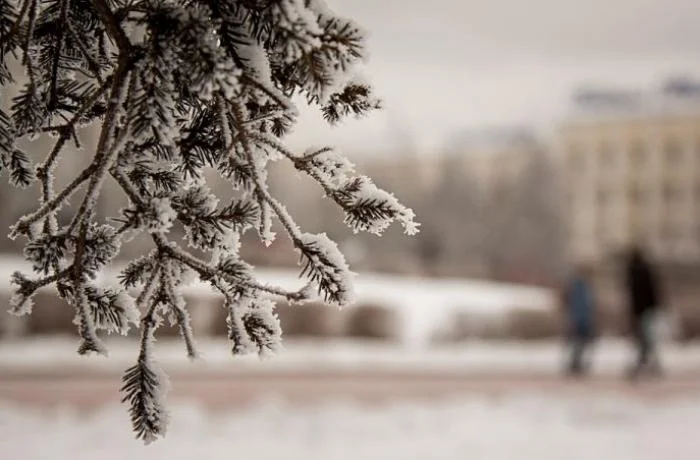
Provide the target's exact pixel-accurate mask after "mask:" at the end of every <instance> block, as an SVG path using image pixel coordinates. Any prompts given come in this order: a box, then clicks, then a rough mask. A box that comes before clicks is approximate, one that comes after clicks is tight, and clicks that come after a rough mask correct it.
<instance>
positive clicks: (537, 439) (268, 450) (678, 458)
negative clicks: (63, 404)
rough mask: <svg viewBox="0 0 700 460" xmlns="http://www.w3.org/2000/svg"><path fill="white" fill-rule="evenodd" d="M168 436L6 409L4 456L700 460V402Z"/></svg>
mask: <svg viewBox="0 0 700 460" xmlns="http://www.w3.org/2000/svg"><path fill="white" fill-rule="evenodd" d="M172 418H173V420H172V422H173V423H172V425H171V429H170V432H169V433H168V436H167V437H166V438H165V439H164V440H161V441H158V442H156V443H155V444H153V445H150V446H148V447H145V446H143V445H142V444H141V443H140V442H137V441H135V440H134V439H133V436H132V434H131V432H130V431H129V430H130V425H129V423H128V422H127V415H126V413H125V412H124V410H123V408H122V407H109V408H106V409H103V410H100V411H98V412H95V413H91V414H89V415H82V416H80V415H78V414H76V413H74V412H72V411H71V410H67V409H63V410H52V411H48V412H42V411H30V410H27V409H24V408H19V407H16V406H15V407H12V406H8V405H2V404H0V431H1V432H2V436H0V453H1V454H2V457H3V458H21V459H23V460H49V459H50V460H62V459H66V460H88V459H89V460H93V459H95V458H99V459H100V460H123V459H130V460H140V459H144V460H146V459H147V460H160V459H163V460H165V459H168V460H170V459H185V458H202V459H207V460H217V459H222V460H223V459H229V458H232V457H234V458H241V457H243V458H255V459H260V460H267V459H281V458H284V459H287V460H315V459H319V460H320V459H323V460H328V459H333V460H360V459H362V460H375V459H376V460H380V459H381V460H412V459H417V460H426V459H441V460H451V459H455V460H456V459H459V460H462V459H465V458H468V459H470V460H511V459H528V460H561V459H567V460H590V459H593V458H602V459H615V460H657V459H660V458H672V459H673V460H695V459H697V455H698V452H699V451H700V438H698V436H697V434H696V431H697V426H698V424H700V399H698V398H695V399H690V400H665V401H664V402H653V403H643V402H641V401H638V400H631V399H624V398H619V397H616V398H610V397H601V396H591V395H589V396H584V397H581V396H580V395H578V396H576V397H575V398H571V397H569V398H567V397H553V396H548V395H544V394H530V395H521V396H513V397H508V398H500V399H486V398H481V397H480V398H472V399H467V400H465V399H458V400H444V401H441V402H437V403H431V404H427V403H423V404H419V403H402V404H398V403H392V404H388V405H384V406H372V407H368V406H364V407H363V406H358V405H353V404H349V403H343V402H334V403H328V404H326V405H323V406H320V407H306V408H302V407H296V408H295V407H289V406H284V405H280V404H277V403H274V402H268V403H259V404H257V405H255V406H254V407H252V408H250V409H247V410H244V411H241V412H229V413H218V414H212V413H207V412H204V411H202V410H200V409H199V408H198V407H196V406H193V405H175V406H174V407H173V413H172Z"/></svg>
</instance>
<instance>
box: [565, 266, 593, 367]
mask: <svg viewBox="0 0 700 460" xmlns="http://www.w3.org/2000/svg"><path fill="white" fill-rule="evenodd" d="M562 300H563V302H562V303H563V307H564V315H565V317H566V328H567V339H568V343H569V346H570V349H571V352H570V358H569V364H568V367H567V372H568V374H569V375H571V376H575V377H578V376H582V375H584V374H585V373H586V372H587V371H588V367H589V366H588V364H589V363H588V357H587V355H588V349H589V348H590V344H591V343H592V341H593V337H594V330H595V328H594V305H595V301H594V293H593V286H592V283H591V274H590V269H589V267H587V266H585V265H583V264H580V265H578V266H577V267H576V270H575V271H574V274H573V276H572V277H571V278H570V279H569V281H568V283H567V285H566V289H565V290H564V296H563V299H562Z"/></svg>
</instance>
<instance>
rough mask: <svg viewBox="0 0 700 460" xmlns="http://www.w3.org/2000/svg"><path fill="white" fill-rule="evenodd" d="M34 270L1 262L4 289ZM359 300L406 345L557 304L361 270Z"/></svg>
mask: <svg viewBox="0 0 700 460" xmlns="http://www.w3.org/2000/svg"><path fill="white" fill-rule="evenodd" d="M15 270H23V271H25V272H27V273H30V272H31V270H30V266H29V264H27V263H26V262H25V261H23V260H21V259H3V260H2V261H0V291H2V290H6V289H7V288H8V285H9V280H10V276H11V274H12V272H14V271H15ZM256 274H257V276H258V277H259V278H260V280H261V281H263V282H265V283H269V284H274V285H277V286H281V287H284V288H287V289H298V288H299V287H301V286H302V284H303V283H302V281H301V280H300V279H299V275H298V272H295V271H292V270H256ZM116 275H117V272H111V273H106V274H104V275H103V276H102V278H101V279H99V280H98V282H103V283H105V282H106V283H114V282H116V280H117V278H116ZM354 285H355V298H356V301H357V303H356V304H375V305H379V306H382V307H385V308H391V309H394V310H396V312H397V313H398V320H399V321H400V329H399V330H400V336H401V339H402V341H403V342H404V343H405V344H407V345H412V346H415V347H417V348H418V347H422V346H424V345H425V344H426V343H427V342H428V341H429V339H430V336H431V334H432V333H433V332H434V331H435V330H437V329H439V328H441V327H442V326H444V325H445V324H446V323H447V322H448V321H450V319H451V318H452V316H451V315H452V313H453V312H457V311H462V312H468V313H470V314H473V315H483V316H490V317H502V316H503V315H505V314H506V313H508V312H509V311H512V310H515V309H532V310H546V309H551V308H553V306H554V305H555V296H554V294H553V293H552V292H551V291H549V290H547V289H541V288H535V287H529V286H520V285H512V284H505V283H496V282H490V281H478V280H472V279H427V278H420V277H409V276H392V275H383V274H376V273H360V274H358V275H357V276H356V277H355V278H354ZM186 293H189V294H196V295H201V296H213V295H216V293H215V292H214V291H213V290H212V289H211V288H210V287H209V286H207V285H204V284H202V283H199V284H194V285H191V286H188V287H187V288H186Z"/></svg>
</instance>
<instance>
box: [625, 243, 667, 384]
mask: <svg viewBox="0 0 700 460" xmlns="http://www.w3.org/2000/svg"><path fill="white" fill-rule="evenodd" d="M625 271H626V280H625V284H626V289H627V301H628V308H629V319H630V325H631V329H632V331H631V332H632V338H633V341H634V345H635V347H636V350H637V356H636V361H635V362H634V363H633V364H632V365H631V366H630V368H629V370H628V377H629V378H631V379H637V378H638V377H640V376H641V375H642V374H643V373H645V372H648V373H649V374H651V375H660V374H661V362H660V359H659V355H658V350H657V348H656V337H655V323H656V321H657V316H658V311H659V309H660V307H661V304H662V302H661V298H660V297H661V295H660V287H659V280H658V276H657V273H656V271H655V269H654V267H653V266H652V264H651V263H650V262H649V259H648V258H647V256H646V255H645V254H644V251H643V250H642V249H641V248H640V247H638V246H635V247H632V249H631V250H630V252H629V255H628V260H627V264H626V270H625Z"/></svg>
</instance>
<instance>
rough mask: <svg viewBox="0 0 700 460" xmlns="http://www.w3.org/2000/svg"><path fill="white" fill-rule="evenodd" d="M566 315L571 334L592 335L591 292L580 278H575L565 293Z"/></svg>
mask: <svg viewBox="0 0 700 460" xmlns="http://www.w3.org/2000/svg"><path fill="white" fill-rule="evenodd" d="M567 294H568V295H567V305H566V307H567V314H568V318H569V326H570V328H571V332H572V333H574V334H576V335H586V336H588V335H591V334H592V333H593V290H592V288H591V286H590V284H589V283H588V282H587V281H586V280H585V279H583V278H581V277H575V278H574V279H573V280H572V281H571V283H570V285H569V289H568V293H567Z"/></svg>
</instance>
